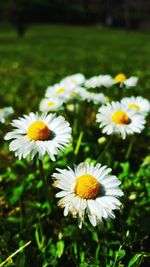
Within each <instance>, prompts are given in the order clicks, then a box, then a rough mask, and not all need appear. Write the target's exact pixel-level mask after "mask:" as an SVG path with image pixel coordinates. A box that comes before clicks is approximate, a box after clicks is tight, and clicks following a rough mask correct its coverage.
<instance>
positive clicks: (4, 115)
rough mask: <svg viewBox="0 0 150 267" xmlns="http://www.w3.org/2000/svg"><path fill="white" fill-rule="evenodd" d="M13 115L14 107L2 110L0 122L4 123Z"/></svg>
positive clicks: (0, 109)
mask: <svg viewBox="0 0 150 267" xmlns="http://www.w3.org/2000/svg"><path fill="white" fill-rule="evenodd" d="M13 113H14V110H13V108H12V107H6V108H0V122H1V123H4V122H5V119H6V118H7V117H8V116H9V115H11V114H13Z"/></svg>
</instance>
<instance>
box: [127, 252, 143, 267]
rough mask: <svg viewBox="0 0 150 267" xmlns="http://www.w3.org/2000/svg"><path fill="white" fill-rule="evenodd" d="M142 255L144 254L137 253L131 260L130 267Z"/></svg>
mask: <svg viewBox="0 0 150 267" xmlns="http://www.w3.org/2000/svg"><path fill="white" fill-rule="evenodd" d="M141 256H142V254H140V253H138V254H135V255H134V257H133V258H132V259H131V260H130V261H129V264H128V267H131V266H133V264H134V263H136V262H137V261H138V259H139V258H140V257H141Z"/></svg>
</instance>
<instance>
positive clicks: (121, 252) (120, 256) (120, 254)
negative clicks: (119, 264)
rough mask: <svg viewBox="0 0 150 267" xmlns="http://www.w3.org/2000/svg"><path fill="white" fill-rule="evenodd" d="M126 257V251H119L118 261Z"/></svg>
mask: <svg viewBox="0 0 150 267" xmlns="http://www.w3.org/2000/svg"><path fill="white" fill-rule="evenodd" d="M125 255H126V251H125V250H124V249H121V250H119V251H118V258H117V259H118V260H120V259H122V258H123V257H124V256H125Z"/></svg>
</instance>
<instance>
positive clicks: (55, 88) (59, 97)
mask: <svg viewBox="0 0 150 267" xmlns="http://www.w3.org/2000/svg"><path fill="white" fill-rule="evenodd" d="M137 82H138V78H137V77H135V76H132V77H129V78H127V77H126V76H125V75H124V74H122V73H119V74H118V75H116V76H115V77H112V76H111V75H108V74H106V75H97V76H93V77H91V78H90V79H86V78H85V76H84V75H83V74H82V73H76V74H73V75H70V76H67V77H65V78H64V79H62V80H61V81H60V82H59V83H57V84H54V85H52V86H49V87H48V88H47V89H46V92H45V97H44V98H43V99H42V100H41V102H40V106H39V109H40V111H42V112H49V111H55V110H60V109H62V108H63V105H64V104H66V103H70V102H74V101H75V100H80V101H87V102H93V103H94V104H105V103H106V102H107V101H108V98H107V97H106V96H105V95H104V94H103V93H102V92H101V93H96V92H93V91H91V89H95V88H101V87H106V88H109V87H112V86H114V85H118V86H119V87H123V86H125V87H126V88H130V87H134V86H136V84H137Z"/></svg>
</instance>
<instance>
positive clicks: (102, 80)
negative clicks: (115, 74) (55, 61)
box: [84, 74, 114, 88]
mask: <svg viewBox="0 0 150 267" xmlns="http://www.w3.org/2000/svg"><path fill="white" fill-rule="evenodd" d="M113 84H114V79H113V78H112V77H111V76H110V75H108V74H106V75H98V76H93V77H91V78H90V79H88V80H86V81H85V83H84V85H85V87H87V88H96V87H101V86H104V87H111V86H112V85H113Z"/></svg>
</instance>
